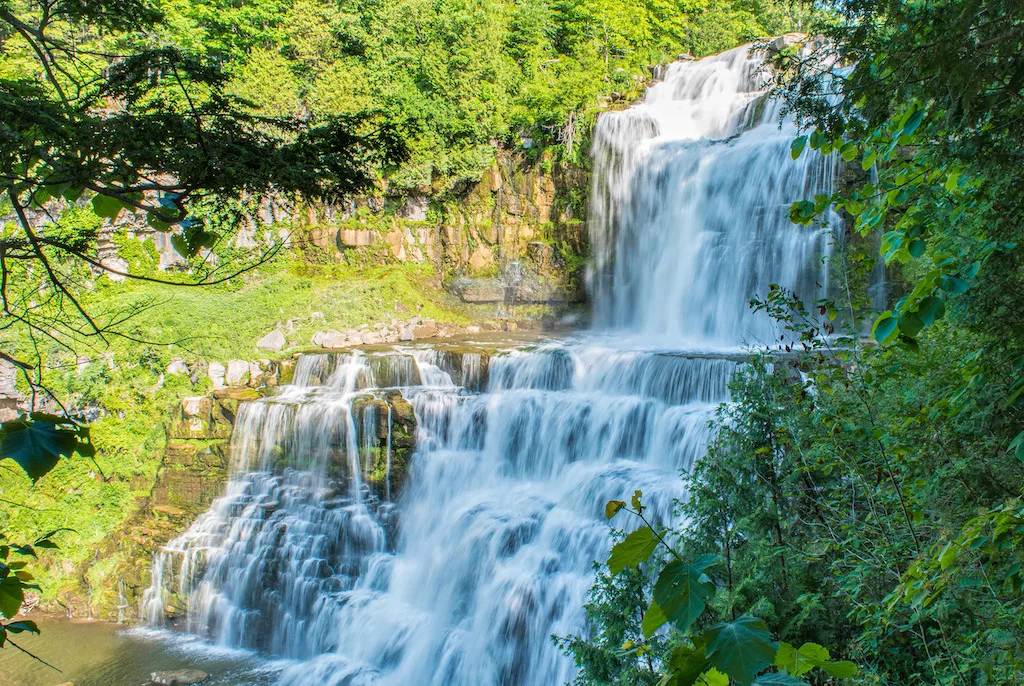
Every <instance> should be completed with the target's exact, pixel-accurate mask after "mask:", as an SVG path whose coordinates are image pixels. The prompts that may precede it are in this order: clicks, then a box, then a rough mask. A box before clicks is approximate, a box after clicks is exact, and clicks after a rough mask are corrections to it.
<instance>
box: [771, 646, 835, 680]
mask: <svg viewBox="0 0 1024 686" xmlns="http://www.w3.org/2000/svg"><path fill="white" fill-rule="evenodd" d="M828 659H829V654H828V650H827V649H826V648H824V647H822V646H820V645H818V644H817V643H804V644H803V645H802V646H800V649H799V650H797V649H796V648H794V647H793V646H792V645H790V644H789V643H786V642H784V641H783V642H780V643H779V652H778V653H776V655H775V666H776V667H778V668H779V669H782V670H785V671H786V672H787V673H788V674H791V675H793V676H795V677H797V676H803V675H804V674H806V673H807V672H809V671H811V670H812V669H814V668H815V667H816V666H817V665H819V664H821V663H822V662H826V661H828Z"/></svg>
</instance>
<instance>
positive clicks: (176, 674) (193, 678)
mask: <svg viewBox="0 0 1024 686" xmlns="http://www.w3.org/2000/svg"><path fill="white" fill-rule="evenodd" d="M209 678H210V675H209V674H207V673H206V672H201V671H199V670H198V669H178V670H174V671H169V672H153V673H152V674H150V675H149V680H150V682H151V683H154V684H160V686H190V685H191V684H198V683H201V682H203V681H206V680H207V679H209Z"/></svg>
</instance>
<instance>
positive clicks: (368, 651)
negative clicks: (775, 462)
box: [144, 47, 835, 686]
mask: <svg viewBox="0 0 1024 686" xmlns="http://www.w3.org/2000/svg"><path fill="white" fill-rule="evenodd" d="M760 66H761V59H760V57H759V56H758V55H756V54H750V52H749V49H748V48H747V47H744V48H739V49H737V50H733V51H730V52H728V53H725V54H723V55H719V56H715V57H711V58H707V59H704V60H701V61H699V62H693V63H677V64H673V65H671V66H669V67H668V68H667V70H666V71H665V74H664V80H663V81H662V82H661V83H659V84H658V85H655V86H654V87H652V88H651V89H650V90H649V92H648V94H647V97H646V99H645V101H644V102H643V103H641V104H638V105H636V106H634V107H632V108H630V109H628V110H625V111H623V112H617V113H608V114H606V115H604V116H602V117H601V118H600V120H599V122H598V125H597V129H596V131H595V140H594V146H593V155H594V165H595V174H594V182H593V183H594V186H593V194H592V208H591V215H590V230H591V238H592V244H593V248H594V257H595V261H594V266H593V270H592V273H591V275H590V281H591V293H592V296H593V305H594V312H595V330H594V331H591V332H588V333H586V334H582V335H579V336H577V337H572V338H567V339H565V340H561V341H549V342H543V343H538V344H533V345H525V346H524V345H518V346H517V345H513V344H509V345H507V346H504V347H501V346H499V347H498V349H490V350H487V349H483V348H475V349H473V350H468V351H466V350H454V349H450V348H430V347H423V346H412V347H408V348H400V347H399V348H396V349H394V350H393V351H391V352H388V353H372V354H370V353H367V354H351V355H338V354H309V355H303V356H302V357H301V358H300V360H299V362H298V365H297V370H296V374H295V378H294V381H293V383H292V385H290V386H288V387H285V388H284V389H282V390H281V391H280V392H279V393H278V394H276V395H274V396H273V397H271V398H266V399H263V400H260V401H256V402H252V403H248V404H246V405H244V406H243V407H242V409H241V411H240V413H239V418H238V423H237V425H236V428H235V431H234V435H233V437H232V446H231V453H232V473H231V477H230V482H229V485H228V487H227V493H226V494H225V495H224V496H223V497H221V498H219V499H218V500H217V501H216V502H215V503H214V504H213V506H212V507H211V509H210V511H209V512H207V513H206V514H204V515H203V516H202V517H200V518H199V519H198V520H197V521H196V523H195V524H194V525H193V526H192V527H191V528H190V529H189V530H188V531H187V532H186V533H185V534H183V535H182V536H181V537H179V538H178V539H176V540H174V541H172V542H171V543H169V544H168V545H167V546H165V547H164V548H162V549H161V550H160V551H159V552H158V553H157V555H156V556H155V559H154V567H153V584H152V586H151V588H150V589H149V591H148V592H147V593H146V597H145V599H144V611H145V613H146V616H147V617H148V618H149V621H150V623H152V624H157V625H159V624H161V623H163V622H165V621H167V619H166V617H167V615H168V610H170V611H171V614H174V615H177V617H178V619H177V620H176V624H177V626H178V627H180V628H183V629H184V630H187V631H190V632H193V633H196V634H200V635H203V636H206V637H208V638H209V639H210V640H211V641H213V642H215V643H218V644H221V645H225V646H232V647H244V648H253V649H258V650H261V651H265V652H267V653H270V654H273V655H276V656H280V657H283V658H286V659H287V660H286V663H285V666H284V667H283V668H282V671H281V673H280V683H281V684H285V685H288V686H342V685H346V686H359V685H364V684H365V685H368V684H380V685H394V686H399V685H401V686H407V685H408V684H417V685H425V686H427V685H429V686H499V685H500V686H560V685H561V684H564V683H566V682H567V681H570V680H571V679H572V678H573V676H574V668H573V665H572V662H571V660H570V659H568V658H567V657H565V656H564V655H562V654H560V653H559V651H558V650H557V648H556V647H555V646H554V644H553V643H552V641H551V639H550V636H551V635H552V634H560V635H565V634H569V633H578V632H581V631H585V630H586V617H585V614H584V610H583V605H584V603H585V602H586V597H587V592H588V589H589V588H590V586H591V584H592V583H593V568H592V564H593V561H594V560H596V559H602V558H603V557H604V556H605V555H606V554H607V551H608V548H609V545H610V537H609V528H608V524H607V522H606V521H605V519H604V514H603V509H604V503H605V502H606V501H607V500H609V499H615V498H623V497H625V496H628V495H629V494H631V493H632V492H633V490H634V489H637V488H639V489H642V490H643V492H644V495H645V500H646V501H647V502H648V503H649V504H650V506H651V509H650V514H651V516H653V517H654V518H655V519H657V520H660V521H662V522H665V523H668V524H671V523H673V522H674V517H675V514H674V509H675V507H674V505H675V503H676V502H677V501H678V500H679V499H681V498H685V496H686V494H685V493H684V492H683V486H682V482H681V480H680V478H679V475H680V473H681V472H686V471H688V470H689V469H690V468H691V466H692V465H693V463H694V461H695V460H696V459H698V458H699V457H700V456H701V455H702V454H703V453H704V451H705V448H706V446H707V443H708V441H709V439H710V432H711V429H710V420H711V419H712V417H713V415H714V412H715V409H716V407H717V406H718V405H719V404H720V403H722V402H725V401H727V400H728V381H729V378H730V376H731V375H732V374H733V373H734V371H735V370H736V367H737V365H738V364H740V362H739V361H738V360H739V359H740V358H739V356H737V355H736V354H735V353H736V349H737V348H740V347H742V346H744V345H746V344H749V343H756V342H758V341H767V340H775V339H776V338H777V334H776V333H774V330H773V329H772V327H771V325H770V322H768V321H767V320H766V319H765V318H763V317H758V316H755V315H753V314H751V312H750V309H749V307H748V301H749V299H750V298H751V297H752V296H755V295H758V294H763V293H764V292H765V291H766V289H767V286H768V284H769V283H778V284H780V285H782V286H784V287H787V288H790V289H794V290H796V291H797V293H798V294H799V295H801V296H803V297H806V298H813V297H815V296H820V295H823V294H824V293H825V292H826V289H827V287H828V279H829V275H828V272H827V261H826V260H824V259H823V258H825V257H826V256H827V254H828V245H829V235H828V227H826V228H825V229H822V228H810V227H798V226H794V225H792V224H790V223H789V221H788V207H789V204H790V203H791V202H792V201H795V200H798V199H801V198H804V197H809V196H813V195H814V194H815V193H821V192H827V190H828V188H829V185H830V183H831V179H832V176H833V174H834V170H833V169H832V167H831V166H830V165H831V163H830V162H829V161H823V160H822V159H821V158H820V157H818V156H815V157H812V156H810V155H807V156H805V157H804V158H803V159H801V160H799V161H797V162H793V161H791V160H790V159H789V143H790V141H791V139H792V137H793V136H794V135H795V132H794V130H793V128H792V126H791V125H790V124H788V123H785V122H781V123H780V120H779V112H778V108H777V106H776V105H775V104H774V103H772V102H771V101H769V100H768V99H766V98H765V97H764V86H765V83H764V77H763V75H762V73H761V71H760ZM832 220H833V221H835V218H834V217H833V218H832ZM410 431H414V433H415V446H416V448H415V453H414V454H412V455H411V456H410V457H409V458H408V459H406V457H405V456H403V454H402V453H401V450H402V447H403V446H409V445H411V442H412V439H411V437H410V436H409V432H410ZM400 475H404V476H402V481H401V482H400V485H401V487H400V488H397V487H396V488H395V489H394V490H392V482H393V481H394V480H395V479H396V478H398V476H400ZM396 483H398V482H396ZM616 524H618V525H620V526H622V525H626V526H632V525H633V524H630V523H629V522H628V521H626V520H622V521H621V522H616Z"/></svg>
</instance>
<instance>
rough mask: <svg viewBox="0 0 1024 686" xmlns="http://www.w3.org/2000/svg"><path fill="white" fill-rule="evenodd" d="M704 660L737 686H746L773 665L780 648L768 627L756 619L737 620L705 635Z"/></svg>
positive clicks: (711, 629)
mask: <svg viewBox="0 0 1024 686" xmlns="http://www.w3.org/2000/svg"><path fill="white" fill-rule="evenodd" d="M704 638H705V639H706V641H707V656H708V659H709V660H711V662H712V664H714V665H715V667H718V668H719V669H720V670H722V671H723V672H725V673H726V674H728V675H729V676H730V677H731V678H732V679H733V680H734V681H736V683H738V684H739V685H740V686H749V684H751V683H753V681H754V677H755V676H757V673H758V672H760V671H761V670H762V669H764V668H765V667H767V666H768V665H770V664H772V662H773V661H774V660H775V654H776V653H777V652H778V650H779V646H778V644H776V643H773V642H772V640H771V634H770V633H769V632H768V626H767V625H766V624H765V623H764V621H763V620H761V619H758V618H756V617H746V616H744V617H740V618H738V619H737V620H735V621H733V622H721V623H719V624H715V625H714V626H712V627H711V628H709V629H708V630H707V631H705V632H704Z"/></svg>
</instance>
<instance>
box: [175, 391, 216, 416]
mask: <svg viewBox="0 0 1024 686" xmlns="http://www.w3.org/2000/svg"><path fill="white" fill-rule="evenodd" d="M208 402H209V398H207V397H206V396H205V395H197V396H192V397H190V398H182V399H181V411H182V412H184V413H185V416H186V417H202V416H204V415H208V414H210V407H209V404H208Z"/></svg>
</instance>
